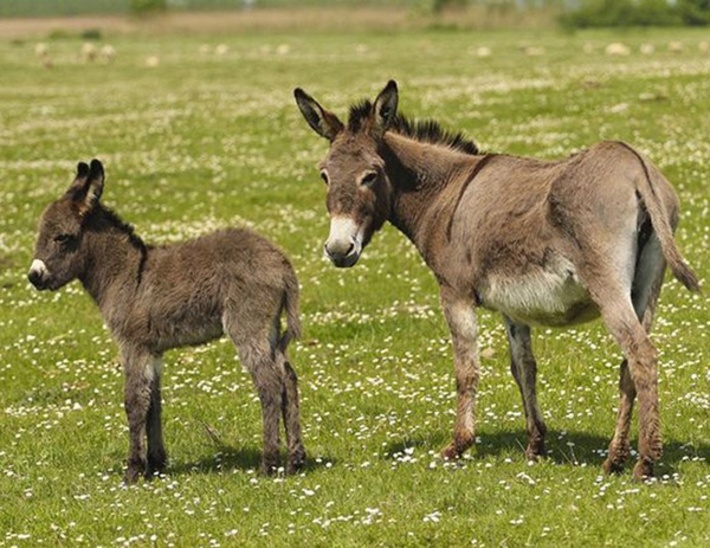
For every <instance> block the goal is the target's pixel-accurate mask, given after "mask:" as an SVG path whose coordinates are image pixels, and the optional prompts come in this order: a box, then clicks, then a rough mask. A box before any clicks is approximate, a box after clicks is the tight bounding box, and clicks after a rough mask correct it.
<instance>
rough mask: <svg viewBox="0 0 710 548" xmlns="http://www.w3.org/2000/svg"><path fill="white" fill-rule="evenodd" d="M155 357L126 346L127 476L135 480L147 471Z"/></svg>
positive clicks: (127, 480)
mask: <svg viewBox="0 0 710 548" xmlns="http://www.w3.org/2000/svg"><path fill="white" fill-rule="evenodd" d="M153 363H154V362H153V357H152V356H151V355H150V353H148V352H145V351H141V350H137V349H123V369H124V374H125V385H124V407H125V410H126V417H127V418H128V436H129V452H128V467H127V469H126V474H125V477H124V480H125V482H126V483H135V482H136V481H137V480H138V478H139V477H140V476H142V475H144V474H145V473H146V465H147V461H146V443H145V439H146V420H147V418H148V409H149V408H150V404H151V383H152V382H153V378H154V374H155V371H154V368H153Z"/></svg>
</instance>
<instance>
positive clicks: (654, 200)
mask: <svg viewBox="0 0 710 548" xmlns="http://www.w3.org/2000/svg"><path fill="white" fill-rule="evenodd" d="M620 144H622V145H623V146H624V147H625V148H626V149H628V150H629V151H631V152H632V153H633V154H634V155H635V156H636V157H637V158H638V159H639V161H640V162H641V166H642V167H643V172H644V177H642V178H641V179H642V180H641V181H640V184H639V186H638V192H639V194H641V199H642V200H643V202H644V205H645V207H646V211H647V212H648V215H649V217H650V218H651V225H652V226H653V230H654V232H655V233H656V236H657V237H658V242H659V243H660V245H661V251H662V252H663V257H664V258H665V259H666V262H667V263H668V266H669V267H670V269H671V272H673V276H675V277H676V279H677V280H678V281H679V282H680V283H682V284H683V285H684V286H685V287H686V288H688V289H689V290H690V291H694V292H698V293H699V292H700V290H701V288H700V282H699V281H698V277H697V276H696V274H695V272H693V269H692V268H690V266H689V265H688V263H687V262H686V261H685V259H684V258H683V256H682V255H681V253H680V251H679V250H678V246H677V245H676V242H675V239H674V237H673V232H674V228H675V224H676V219H674V217H677V212H675V211H674V212H673V213H672V217H671V216H670V215H669V213H668V211H666V206H665V204H664V202H663V200H662V198H661V196H659V193H660V192H662V189H661V181H660V177H661V175H660V173H659V172H658V170H657V169H655V168H654V167H653V166H649V163H648V161H647V160H646V159H645V158H644V157H643V155H641V154H639V153H638V152H637V151H636V150H634V149H633V148H631V147H630V146H629V145H627V144H626V143H621V142H620ZM671 223H672V224H671Z"/></svg>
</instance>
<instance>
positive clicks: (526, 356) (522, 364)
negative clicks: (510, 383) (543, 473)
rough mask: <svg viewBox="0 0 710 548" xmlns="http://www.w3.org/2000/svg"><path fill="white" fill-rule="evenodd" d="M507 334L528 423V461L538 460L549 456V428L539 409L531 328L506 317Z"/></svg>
mask: <svg viewBox="0 0 710 548" xmlns="http://www.w3.org/2000/svg"><path fill="white" fill-rule="evenodd" d="M505 326H506V333H507V335H508V343H509V345H510V371H511V373H512V374H513V378H515V382H516V383H517V385H518V388H519V389H520V395H521V396H522V399H523V409H524V410H525V422H526V428H527V432H528V447H527V449H526V450H525V457H526V458H527V459H528V460H536V459H537V458H538V457H542V456H545V454H546V450H545V434H546V432H547V427H546V426H545V422H544V421H543V418H542V413H541V412H540V408H539V407H538V405H537V387H536V380H537V364H536V363H535V356H534V355H533V351H532V341H531V337H530V328H529V327H528V326H527V325H523V324H518V323H514V322H513V321H512V320H510V318H508V317H505Z"/></svg>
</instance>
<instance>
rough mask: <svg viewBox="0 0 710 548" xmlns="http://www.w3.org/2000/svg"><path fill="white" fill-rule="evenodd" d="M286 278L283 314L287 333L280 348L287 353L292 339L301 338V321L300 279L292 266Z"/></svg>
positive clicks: (281, 339)
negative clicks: (299, 308)
mask: <svg viewBox="0 0 710 548" xmlns="http://www.w3.org/2000/svg"><path fill="white" fill-rule="evenodd" d="M288 267H289V268H288V269H287V270H286V275H285V276H284V280H283V281H284V293H283V301H282V304H281V312H282V313H283V311H284V310H285V311H286V331H285V332H284V333H283V335H281V338H280V339H279V348H280V349H281V351H282V352H286V348H287V347H288V345H289V343H290V342H291V340H292V339H297V338H298V337H300V336H301V320H300V316H299V313H298V292H299V289H298V278H296V274H295V272H294V271H293V268H292V267H291V265H290V264H289V265H288Z"/></svg>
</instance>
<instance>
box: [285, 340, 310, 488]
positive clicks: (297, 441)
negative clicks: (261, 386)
mask: <svg viewBox="0 0 710 548" xmlns="http://www.w3.org/2000/svg"><path fill="white" fill-rule="evenodd" d="M283 360H284V361H283V372H282V375H283V396H282V402H281V405H282V412H283V418H284V426H285V428H286V444H287V446H288V465H287V467H286V473H287V474H293V473H294V472H297V471H299V470H301V469H302V468H303V465H304V464H305V462H306V450H305V448H304V447H303V439H302V437H301V417H300V408H299V402H298V378H297V377H296V372H295V371H294V370H293V368H292V367H291V364H290V363H289V362H288V359H287V358H286V356H285V354H284V356H283Z"/></svg>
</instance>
